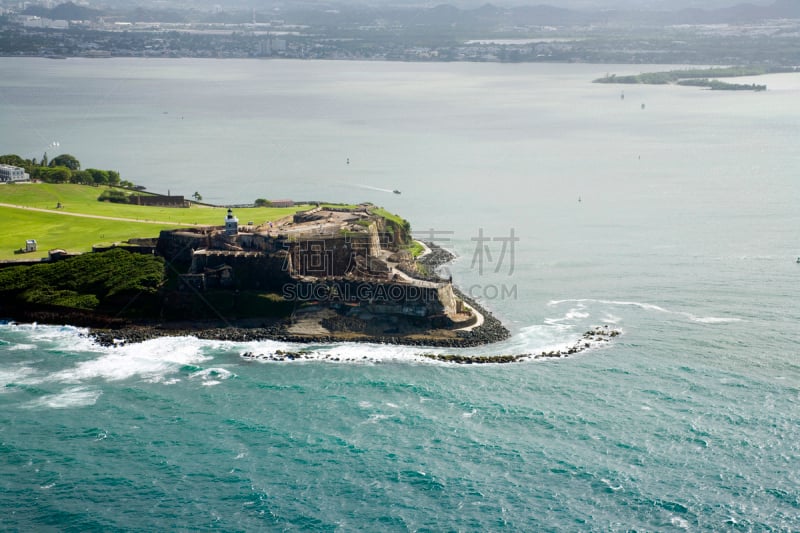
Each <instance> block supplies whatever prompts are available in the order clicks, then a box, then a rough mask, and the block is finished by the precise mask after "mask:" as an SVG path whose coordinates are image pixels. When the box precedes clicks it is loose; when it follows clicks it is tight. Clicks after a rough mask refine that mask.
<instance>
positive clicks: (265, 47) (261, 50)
mask: <svg viewBox="0 0 800 533" xmlns="http://www.w3.org/2000/svg"><path fill="white" fill-rule="evenodd" d="M285 51H286V39H276V38H275V37H270V38H268V39H264V40H263V41H259V43H258V55H261V56H271V55H273V54H275V53H278V52H285Z"/></svg>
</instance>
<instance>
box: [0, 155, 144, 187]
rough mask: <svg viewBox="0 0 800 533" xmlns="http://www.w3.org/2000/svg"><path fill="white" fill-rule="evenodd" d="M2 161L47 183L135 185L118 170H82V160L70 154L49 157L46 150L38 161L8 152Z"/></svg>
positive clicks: (0, 159) (0, 157)
mask: <svg viewBox="0 0 800 533" xmlns="http://www.w3.org/2000/svg"><path fill="white" fill-rule="evenodd" d="M0 163H2V164H6V165H13V166H15V167H21V168H23V169H25V172H27V173H28V174H29V175H30V177H31V179H34V180H39V181H43V182H46V183H77V184H80V185H95V186H98V185H115V186H121V187H133V186H134V185H133V183H131V182H129V181H125V180H122V179H120V176H119V172H117V171H116V170H100V169H97V168H87V169H85V170H82V169H81V163H80V161H78V159H77V158H76V157H75V156H73V155H70V154H61V155H57V156H56V157H54V158H52V159H48V158H47V153H46V152H45V154H44V155H43V156H42V159H41V161H37V159H36V158H33V159H24V158H22V157H20V156H18V155H15V154H8V155H2V156H0Z"/></svg>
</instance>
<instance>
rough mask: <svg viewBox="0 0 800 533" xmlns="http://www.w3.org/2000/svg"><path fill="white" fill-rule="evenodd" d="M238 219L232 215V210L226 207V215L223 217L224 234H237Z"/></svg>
mask: <svg viewBox="0 0 800 533" xmlns="http://www.w3.org/2000/svg"><path fill="white" fill-rule="evenodd" d="M238 233H239V219H238V218H236V217H235V216H233V210H232V209H228V216H226V217H225V235H238Z"/></svg>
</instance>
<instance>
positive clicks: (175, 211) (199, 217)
mask: <svg viewBox="0 0 800 533" xmlns="http://www.w3.org/2000/svg"><path fill="white" fill-rule="evenodd" d="M102 191H103V188H102V187H87V186H83V185H54V184H47V183H38V184H15V185H0V203H6V204H14V205H22V206H26V207H35V208H40V209H52V210H53V211H56V209H55V208H56V205H57V204H58V203H59V202H61V204H62V209H59V210H58V211H62V212H69V213H85V214H91V215H101V216H110V217H120V218H126V219H131V221H130V222H129V221H125V222H122V221H111V220H100V219H91V218H81V217H73V216H65V215H60V214H57V213H41V212H35V211H26V210H24V209H15V208H7V207H0V217H2V220H3V231H2V232H0V259H36V258H39V257H45V256H47V251H48V250H50V249H53V248H63V249H65V250H67V251H70V252H84V251H88V250H91V248H92V245H94V244H98V243H111V242H121V241H125V240H127V239H129V238H132V237H157V236H158V234H159V232H160V231H161V230H162V229H169V228H175V227H179V226H177V225H171V224H174V223H189V224H195V223H197V224H210V225H222V223H223V221H224V218H225V213H226V209H224V208H211V207H204V206H192V207H190V208H188V209H180V208H167V207H144V206H135V205H124V204H112V203H107V202H98V201H97V197H98V196H100V193H101V192H102ZM302 208H307V206H304V207H298V208H291V207H290V208H250V209H236V210H235V214H236V216H237V217H238V218H239V221H240V223H242V224H245V223H247V222H248V221H251V220H252V221H254V222H255V223H257V224H258V223H263V222H265V221H268V220H277V219H278V218H281V217H284V216H286V215H289V214H292V213H294V212H296V211H298V210H299V209H302ZM147 220H150V221H161V222H165V223H166V224H151V223H145V222H136V221H147ZM26 239H36V240H37V242H38V244H39V251H38V252H36V253H31V254H19V255H16V254H14V250H18V249H19V248H23V247H24V246H25V240H26Z"/></svg>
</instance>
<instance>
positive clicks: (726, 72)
mask: <svg viewBox="0 0 800 533" xmlns="http://www.w3.org/2000/svg"><path fill="white" fill-rule="evenodd" d="M786 72H797V69H796V68H795V67H764V66H751V67H724V68H722V67H720V68H704V69H683V70H670V71H666V72H645V73H642V74H635V75H631V76H617V75H616V74H607V75H606V76H604V77H602V78H598V79H596V80H594V83H622V84H644V85H667V84H676V85H685V86H690V87H707V88H708V89H711V90H712V91H766V90H767V86H766V85H759V84H755V83H728V82H724V81H720V80H718V79H715V78H735V77H741V76H761V75H764V74H775V73H786Z"/></svg>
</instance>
